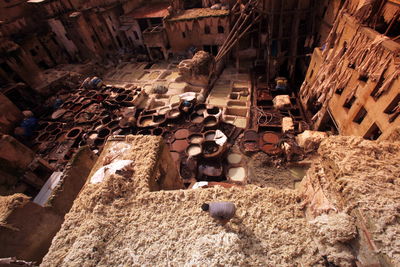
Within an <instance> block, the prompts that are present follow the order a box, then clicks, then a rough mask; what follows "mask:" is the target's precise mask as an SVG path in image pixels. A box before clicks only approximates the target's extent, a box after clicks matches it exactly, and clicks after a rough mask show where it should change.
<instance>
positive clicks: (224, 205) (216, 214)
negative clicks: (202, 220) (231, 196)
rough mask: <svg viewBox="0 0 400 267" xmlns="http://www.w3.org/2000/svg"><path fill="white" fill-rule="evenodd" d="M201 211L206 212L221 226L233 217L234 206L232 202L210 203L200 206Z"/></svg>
mask: <svg viewBox="0 0 400 267" xmlns="http://www.w3.org/2000/svg"><path fill="white" fill-rule="evenodd" d="M201 209H202V210H203V211H208V213H209V214H210V216H211V217H212V218H214V219H215V220H217V222H218V223H219V224H221V225H225V224H227V223H228V222H229V221H230V219H232V218H233V216H235V212H236V206H235V204H233V203H232V202H210V203H204V204H203V205H201Z"/></svg>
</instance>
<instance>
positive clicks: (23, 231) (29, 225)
mask: <svg viewBox="0 0 400 267" xmlns="http://www.w3.org/2000/svg"><path fill="white" fill-rule="evenodd" d="M19 196H20V197H19V198H21V199H22V198H25V200H24V201H23V202H24V204H22V205H15V204H9V205H10V207H9V208H10V209H11V211H10V212H7V213H8V214H1V215H2V216H1V218H0V219H1V224H0V244H1V249H0V258H6V257H16V258H18V259H22V260H27V261H36V262H41V260H42V258H43V256H44V255H45V254H46V253H47V251H48V249H49V247H50V244H51V240H52V239H53V237H54V236H55V234H56V233H57V232H58V230H59V229H60V227H61V223H62V222H63V216H61V215H58V214H56V213H55V212H54V211H52V210H51V209H48V208H43V207H41V206H39V205H37V204H35V203H33V202H31V201H26V198H27V197H26V196H24V195H22V194H21V195H19ZM10 197H17V196H16V195H14V196H10ZM10 197H8V198H10ZM6 198H7V197H0V202H5V201H6V200H5V199H6ZM1 205H3V203H1ZM3 211H4V210H3Z"/></svg>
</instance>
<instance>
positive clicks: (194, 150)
mask: <svg viewBox="0 0 400 267" xmlns="http://www.w3.org/2000/svg"><path fill="white" fill-rule="evenodd" d="M186 154H187V155H188V156H189V157H195V156H198V155H200V154H201V146H200V145H198V144H192V145H189V146H188V148H187V149H186Z"/></svg>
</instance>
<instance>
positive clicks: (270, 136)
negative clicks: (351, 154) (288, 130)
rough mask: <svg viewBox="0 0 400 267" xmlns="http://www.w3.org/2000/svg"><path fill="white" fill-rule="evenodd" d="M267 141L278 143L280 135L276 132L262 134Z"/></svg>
mask: <svg viewBox="0 0 400 267" xmlns="http://www.w3.org/2000/svg"><path fill="white" fill-rule="evenodd" d="M262 139H263V141H264V142H265V143H270V144H277V143H279V136H278V135H277V134H275V133H265V134H263V136H262Z"/></svg>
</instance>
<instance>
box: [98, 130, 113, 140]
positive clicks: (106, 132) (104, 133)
mask: <svg viewBox="0 0 400 267" xmlns="http://www.w3.org/2000/svg"><path fill="white" fill-rule="evenodd" d="M110 133H111V131H110V129H107V128H103V129H101V130H100V131H99V134H98V137H99V138H106V137H107V136H108V135H109V134H110Z"/></svg>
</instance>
